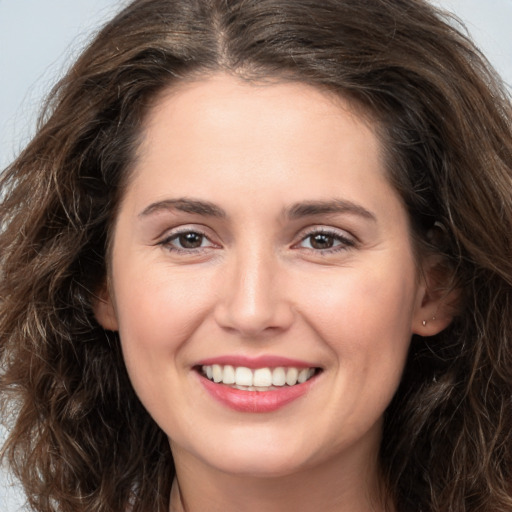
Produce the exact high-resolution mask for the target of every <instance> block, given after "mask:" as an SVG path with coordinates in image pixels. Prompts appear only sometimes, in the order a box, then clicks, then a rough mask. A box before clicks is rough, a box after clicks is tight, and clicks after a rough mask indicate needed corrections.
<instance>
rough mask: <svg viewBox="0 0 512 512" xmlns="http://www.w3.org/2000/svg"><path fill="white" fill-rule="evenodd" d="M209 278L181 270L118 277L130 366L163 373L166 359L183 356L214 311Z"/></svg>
mask: <svg viewBox="0 0 512 512" xmlns="http://www.w3.org/2000/svg"><path fill="white" fill-rule="evenodd" d="M155 268H156V267H155ZM199 276H201V278H200V277H199ZM205 277H206V276H205V275H204V274H203V275H201V273H191V272H188V273H187V274H186V275H185V273H184V272H183V271H181V272H180V270H179V269H173V270H172V272H171V271H164V272H157V271H151V270H150V271H139V272H138V277H137V273H136V272H134V273H133V274H132V276H131V277H130V274H126V275H124V276H121V275H120V276H119V279H118V283H119V286H118V287H117V289H116V300H115V304H116V310H117V312H118V315H117V316H118V321H119V334H120V337H121V343H122V346H123V352H124V354H125V359H126V361H127V365H130V362H131V360H133V361H134V363H136V364H134V365H133V366H135V367H138V366H140V365H141V364H142V363H143V361H146V364H150V365H151V366H154V367H155V368H159V367H161V366H162V365H161V361H162V357H165V356H169V355H174V356H176V355H178V356H179V353H180V352H179V351H180V348H181V347H182V346H183V345H184V344H185V343H186V342H187V340H188V339H189V338H190V336H191V335H192V333H193V332H194V331H195V329H196V328H197V326H198V325H199V324H200V323H201V322H202V321H203V319H204V317H205V315H207V312H208V311H209V309H210V305H211V302H212V286H210V285H209V281H208V278H207V277H206V278H205ZM126 283H130V285H129V286H126Z"/></svg>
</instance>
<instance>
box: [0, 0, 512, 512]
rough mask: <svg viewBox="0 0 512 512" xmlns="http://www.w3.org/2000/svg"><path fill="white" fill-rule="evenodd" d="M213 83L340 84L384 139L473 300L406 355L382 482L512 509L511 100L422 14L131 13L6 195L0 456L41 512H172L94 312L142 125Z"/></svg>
mask: <svg viewBox="0 0 512 512" xmlns="http://www.w3.org/2000/svg"><path fill="white" fill-rule="evenodd" d="M457 26H458V27H459V28H457ZM218 71H222V72H225V73H230V74H234V75H236V76H239V77H240V78H241V79H244V80H264V79H265V78H267V77H280V78H285V79H288V80H297V81H301V82H305V83H308V84H312V85H313V86H316V87H321V88H328V89H330V90H332V91H335V92H337V93H338V94H340V95H342V96H344V97H347V98H350V99H351V100H352V101H353V102H354V103H355V104H356V105H359V106H360V107H361V109H362V111H363V110H364V111H365V112H368V113H369V114H370V116H371V117H372V118H373V120H374V121H375V123H377V125H378V127H379V134H380V138H381V141H382V145H383V148H384V150H385V155H386V165H387V169H388V171H389V176H390V180H391V181H392V183H393V184H394V185H395V186H396V188H397V190H398V191H399V193H400V195H401V197H402V199H403V202H404V204H405V205H406V208H407V211H408V214H409V216H410V219H411V224H412V226H413V232H414V233H413V237H414V240H415V246H416V249H417V251H418V253H419V254H420V255H421V254H423V253H424V252H425V251H430V252H432V251H434V252H436V253H439V254H440V255H442V256H441V257H442V261H443V264H442V266H443V268H444V270H442V271H443V272H449V273H450V275H451V276H452V280H451V286H453V287H456V288H457V289H458V290H459V294H460V297H461V300H460V304H459V306H458V312H457V315H456V317H455V319H454V321H453V323H452V324H451V325H450V327H449V328H447V329H446V330H445V331H444V332H442V333H440V334H439V335H437V336H433V337H431V338H427V339H425V338H416V337H413V339H412V342H411V349H410V354H409V359H408V362H407V365H406V368H405V371H404V376H403V380H402V383H401V385H400V387H399V389H398V391H397V393H396V396H395V397H394V399H393V402H392V403H391V405H390V406H389V408H388V410H387V411H386V415H385V424H384V435H383V444H382V449H381V454H380V457H381V465H382V470H383V472H384V474H385V476H386V482H387V484H388V486H389V490H390V493H391V495H392V496H393V500H394V502H395V504H396V507H397V509H398V510H400V511H404V512H410V511H412V510H414V511H420V510H421V511H422V512H505V511H510V510H512V399H511V396H512V347H511V343H512V257H511V256H512V250H511V249H512V170H511V169H512V128H511V119H512V111H511V102H510V97H509V95H508V93H507V91H506V89H505V87H504V86H503V85H502V84H501V82H500V80H499V78H498V77H497V76H496V75H495V73H494V72H493V71H492V69H491V68H490V66H489V65H488V63H487V62H486V61H485V59H484V58H483V56H482V55H481V54H480V53H479V52H478V51H477V50H476V49H475V47H474V46H473V44H472V43H471V42H470V40H469V39H468V37H467V36H466V35H465V33H464V31H463V30H462V29H461V28H460V25H457V22H456V21H454V20H453V19H451V18H449V16H448V15H447V14H445V13H443V12H441V11H438V10H436V9H434V8H433V7H432V6H431V5H430V4H428V3H426V2H425V1H423V0H322V1H321V2H320V1H317V0H136V1H135V2H133V3H131V4H130V5H129V6H127V7H126V8H125V9H124V10H123V11H122V12H120V13H119V14H118V15H117V16H116V17H115V18H114V19H113V20H112V21H111V22H109V23H108V24H107V25H106V26H105V27H104V28H103V29H102V30H101V31H100V32H99V33H98V35H97V36H96V38H95V39H94V40H93V41H92V43H91V44H90V45H89V47H88V48H87V49H86V50H85V51H84V52H83V54H82V55H81V56H80V57H79V59H78V61H77V62H76V63H75V64H74V65H73V66H72V67H71V69H70V70H69V72H68V74H67V75H66V76H65V77H64V78H63V80H62V81H61V82H60V83H59V84H58V85H57V86H56V87H55V88H54V90H53V91H52V93H51V95H50V97H49V100H48V103H47V104H46V106H45V110H44V112H43V114H42V116H41V118H40V121H39V125H38V130H37V134H36V135H35V137H34V139H33V140H32V141H31V142H30V144H29V145H28V146H27V148H26V149H25V150H24V151H23V152H22V153H21V155H20V156H19V157H18V158H17V159H16V160H15V161H14V162H13V163H12V164H11V165H10V166H9V167H8V168H7V169H6V170H5V171H4V173H3V175H2V177H1V183H0V187H1V189H0V190H1V194H2V202H1V206H0V218H1V219H2V222H1V233H0V276H1V280H0V300H1V306H0V333H1V339H0V364H1V376H0V378H1V380H0V392H1V406H2V412H3V418H4V421H5V422H6V423H8V424H9V427H10V434H9V437H8V439H7V441H6V443H5V445H4V448H3V456H4V457H5V458H6V459H7V461H8V462H9V464H10V467H11V468H12V470H13V471H14V474H15V475H16V476H17V477H18V478H19V479H20V480H21V482H22V483H23V485H24V488H25V491H26V494H27V498H28V503H29V505H30V507H31V508H32V509H33V510H35V511H37V512H51V511H59V512H78V511H95V512H114V511H115V512H119V511H121V510H130V511H133V512H145V511H147V510H155V511H160V512H163V511H167V510H168V506H169V494H170V486H171V482H172V479H173V476H174V469H173V460H172V454H171V452H170V448H169V443H168V440H167V438H166V436H165V434H164V433H163V432H162V431H161V430H160V429H159V428H158V426H157V425H156V424H155V422H154V421H153V420H152V419H151V417H150V416H149V415H148V413H147V412H146V411H145V410H144V408H143V407H142V405H141V404H140V402H139V400H138V399H137V397H136V395H135V393H134V391H133V389H132V387H131V384H130V382H129V379H128V377H127V373H126V370H125V367H124V364H123V360H122V355H121V351H120V347H119V340H118V338H117V334H116V333H112V332H108V331H105V330H103V329H102V328H101V327H100V326H99V325H98V323H97V322H96V320H95V318H94V314H93V310H92V307H93V304H94V301H95V300H96V299H95V291H97V290H98V289H99V288H100V286H101V285H102V283H103V282H104V281H105V279H106V272H107V269H106V266H107V261H106V260H107V254H108V243H109V234H110V228H111V225H112V220H113V218H114V217H115V215H116V207H117V205H118V203H119V200H120V198H121V197H122V193H123V187H124V186H125V184H126V181H127V179H128V176H129V172H130V166H131V164H132V163H133V158H134V153H135V150H136V147H137V144H138V141H139V139H140V132H141V125H142V122H143V119H144V115H145V114H146V112H147V111H148V108H149V107H150V106H151V102H152V101H154V99H155V97H157V95H158V93H159V92H160V91H162V90H163V89H165V88H168V87H172V86H173V84H175V83H180V82H183V81H186V80H188V79H191V78H192V79H194V78H197V77H201V76H206V75H207V74H208V73H212V72H218ZM433 232H439V233H441V236H432V233H433Z"/></svg>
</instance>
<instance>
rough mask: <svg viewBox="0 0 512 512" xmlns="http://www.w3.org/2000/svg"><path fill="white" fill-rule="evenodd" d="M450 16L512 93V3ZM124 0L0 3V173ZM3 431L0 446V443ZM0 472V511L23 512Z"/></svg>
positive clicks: (473, 2)
mask: <svg viewBox="0 0 512 512" xmlns="http://www.w3.org/2000/svg"><path fill="white" fill-rule="evenodd" d="M432 1H433V2H434V3H436V4H438V5H441V6H443V7H445V8H447V9H448V10H451V11H453V12H455V13H456V14H457V15H458V16H459V17H460V18H461V19H462V20H463V21H464V23H465V24H466V26H467V28H468V30H469V32H470V33H471V35H472V37H473V38H474V40H475V41H476V42H477V44H478V46H480V48H481V49H482V50H483V52H484V53H485V54H486V55H487V56H488V58H489V59H490V61H491V62H492V63H493V65H494V66H495V67H496V69H497V70H498V71H499V72H500V73H501V75H502V76H503V78H504V79H505V81H506V82H507V83H508V84H509V85H510V86H512V29H511V28H510V27H511V26H512V0H486V1H483V0H432ZM127 3H128V0H0V169H3V168H4V167H5V166H6V165H7V164H8V163H9V162H10V161H11V160H12V159H13V158H14V157H15V155H16V154H17V153H18V152H19V151H20V149H22V148H23V146H24V145H25V144H26V143H27V141H28V140H29V139H30V137H31V135H32V134H33V133H34V129H35V119H36V115H37V112H38V110H39V107H40V105H41V101H42V98H44V96H45V94H46V93H47V92H48V91H49V89H50V88H51V86H52V85H53V84H54V83H55V82H56V80H57V79H58V78H59V77H60V76H62V74H63V73H64V72H65V70H66V68H67V66H68V65H69V64H70V62H72V61H73V59H74V57H76V56H77V55H78V53H79V51H80V49H81V48H82V47H83V45H84V44H85V43H86V42H87V41H88V40H89V38H90V37H91V35H92V34H93V33H94V32H95V31H96V30H97V29H98V28H99V27H100V26H101V24H103V23H104V22H105V21H106V20H108V19H109V18H110V17H111V16H112V15H113V14H114V13H115V12H117V11H118V10H119V9H120V8H121V7H122V6H123V5H125V4H127ZM2 437H3V436H2V431H1V430H0V444H1V439H2ZM22 504H23V499H22V497H21V494H20V492H19V489H18V488H17V487H15V486H13V485H11V479H10V478H9V476H8V475H7V473H6V472H5V471H2V470H1V469H0V511H1V512H16V511H18V510H22Z"/></svg>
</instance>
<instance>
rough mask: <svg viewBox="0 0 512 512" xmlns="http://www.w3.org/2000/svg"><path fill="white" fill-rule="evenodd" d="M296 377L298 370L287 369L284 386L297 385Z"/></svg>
mask: <svg viewBox="0 0 512 512" xmlns="http://www.w3.org/2000/svg"><path fill="white" fill-rule="evenodd" d="M298 376H299V370H297V368H288V370H286V384H288V386H294V385H295V384H297V378H298Z"/></svg>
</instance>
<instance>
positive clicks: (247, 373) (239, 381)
mask: <svg viewBox="0 0 512 512" xmlns="http://www.w3.org/2000/svg"><path fill="white" fill-rule="evenodd" d="M235 382H236V385H237V386H252V384H253V378H252V371H251V370H250V369H249V368H245V367H244V366H239V367H237V369H236V370H235Z"/></svg>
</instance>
